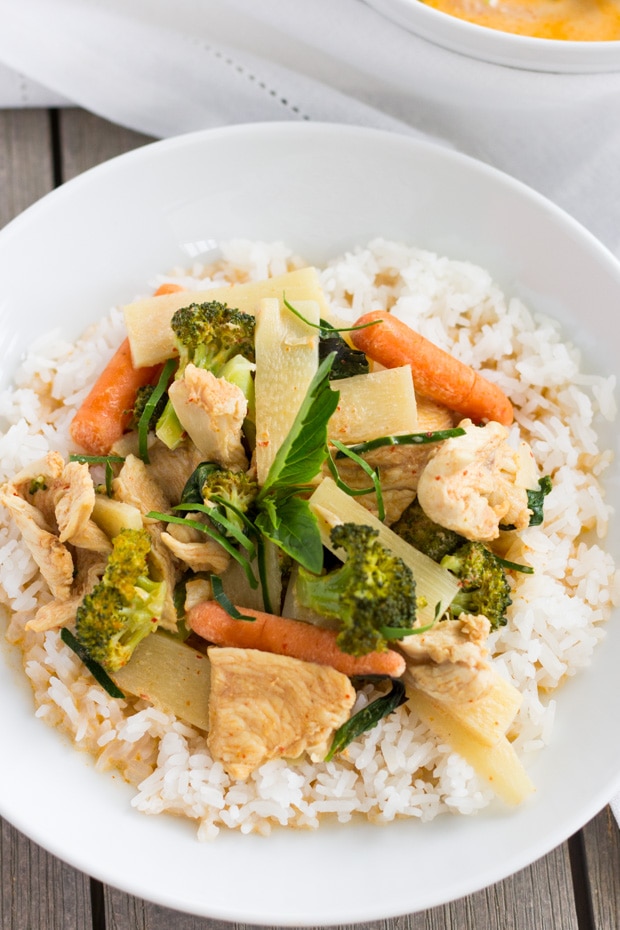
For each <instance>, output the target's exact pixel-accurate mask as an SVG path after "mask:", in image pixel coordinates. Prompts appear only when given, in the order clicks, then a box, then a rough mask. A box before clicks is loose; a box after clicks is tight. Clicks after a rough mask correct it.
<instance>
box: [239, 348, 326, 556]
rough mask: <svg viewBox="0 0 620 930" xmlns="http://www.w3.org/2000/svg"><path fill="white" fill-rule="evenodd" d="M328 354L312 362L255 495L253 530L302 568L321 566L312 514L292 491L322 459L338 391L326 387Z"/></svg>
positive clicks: (306, 482)
mask: <svg viewBox="0 0 620 930" xmlns="http://www.w3.org/2000/svg"><path fill="white" fill-rule="evenodd" d="M332 362H333V356H331V355H330V356H328V357H327V358H326V359H325V360H324V361H323V362H322V363H321V364H320V365H319V367H318V369H317V372H316V374H315V376H314V378H313V379H312V381H311V383H310V386H309V388H308V391H307V393H306V396H305V397H304V399H303V401H302V403H301V406H300V408H299V410H298V412H297V416H296V417H295V419H294V421H293V425H292V426H291V428H290V430H289V432H288V435H287V437H286V439H285V440H284V442H283V443H282V445H281V446H280V448H279V450H278V452H277V453H276V456H275V458H274V460H273V462H272V464H271V468H270V469H269V472H268V474H267V478H266V479H265V483H264V485H263V487H262V488H261V490H260V493H259V495H258V497H257V499H256V507H257V510H258V515H257V517H256V519H255V525H256V527H257V529H258V530H259V531H260V532H261V533H263V534H264V536H266V537H267V539H270V540H271V541H272V542H273V543H274V544H275V545H276V546H278V547H279V548H280V549H281V550H282V551H283V552H285V553H286V555H288V556H290V557H291V558H292V559H294V560H295V561H296V562H299V563H300V564H301V565H303V566H304V567H305V568H307V569H308V571H311V572H316V573H317V574H318V572H320V571H321V568H322V565H323V546H322V543H321V536H320V532H319V527H318V523H317V520H316V518H315V517H314V515H313V514H312V512H311V510H310V507H309V506H308V503H307V501H306V500H304V499H303V498H302V497H299V496H298V495H299V494H300V493H303V492H305V491H308V490H311V484H310V483H311V481H312V480H313V479H314V478H315V477H316V475H317V474H318V473H319V471H320V470H321V466H322V465H323V462H324V461H325V459H326V458H327V455H328V450H327V424H328V422H329V418H330V417H331V415H332V414H333V412H334V410H335V409H336V407H337V406H338V400H339V397H340V393H339V392H338V391H333V390H332V389H331V388H330V386H329V373H330V370H331V366H332Z"/></svg>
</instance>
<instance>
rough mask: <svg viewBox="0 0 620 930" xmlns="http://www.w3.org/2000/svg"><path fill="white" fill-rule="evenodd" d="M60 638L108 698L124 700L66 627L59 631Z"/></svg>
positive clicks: (106, 674)
mask: <svg viewBox="0 0 620 930" xmlns="http://www.w3.org/2000/svg"><path fill="white" fill-rule="evenodd" d="M60 638H61V640H62V641H63V643H64V644H65V646H68V647H69V649H72V650H73V652H75V654H76V656H77V657H78V659H80V660H81V661H82V662H83V663H84V665H85V666H86V668H87V669H88V671H89V672H90V673H91V675H92V676H93V678H94V679H95V681H97V682H98V684H100V685H101V687H102V688H103V689H104V690H105V691H107V693H108V694H109V695H110V697H113V698H124V697H125V695H124V694H123V692H122V691H121V689H120V688H118V687H117V686H116V685H115V684H114V682H113V681H112V679H111V678H110V676H109V675H108V673H107V672H106V670H105V669H104V668H103V667H102V666H101V665H99V663H98V662H95V660H94V659H91V657H90V655H89V654H88V652H87V650H86V649H85V648H84V646H83V645H82V644H81V643H80V642H79V640H78V639H77V638H76V637H75V636H74V635H73V633H72V632H71V630H68V629H67V627H66V626H65V627H63V628H62V630H61V631H60Z"/></svg>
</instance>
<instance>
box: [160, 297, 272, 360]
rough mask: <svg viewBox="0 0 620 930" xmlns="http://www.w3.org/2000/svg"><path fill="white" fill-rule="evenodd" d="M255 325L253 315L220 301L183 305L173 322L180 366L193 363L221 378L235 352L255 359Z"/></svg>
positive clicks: (173, 316) (171, 322) (175, 314)
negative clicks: (223, 369)
mask: <svg viewBox="0 0 620 930" xmlns="http://www.w3.org/2000/svg"><path fill="white" fill-rule="evenodd" d="M255 324H256V320H255V318H254V317H253V316H251V314H249V313H242V312H241V310H235V309H234V308H232V307H228V306H227V305H226V304H222V303H220V302H219V301H217V300H213V301H211V302H210V303H203V304H190V306H189V307H182V308H181V309H180V310H177V311H176V312H175V313H174V314H173V315H172V319H171V321H170V325H171V326H172V331H173V332H174V335H175V337H176V343H177V347H178V349H179V368H180V369H181V370H182V369H183V368H184V367H185V366H186V365H188V364H189V363H190V362H192V363H193V364H194V365H196V366H197V367H198V368H206V369H208V370H209V371H211V372H212V373H213V374H214V375H215V376H216V377H219V376H220V374H221V371H222V368H223V367H224V365H225V364H226V362H228V361H229V360H230V359H231V358H232V357H233V356H234V355H243V356H244V357H245V358H247V359H248V360H249V361H251V362H253V361H254V328H255Z"/></svg>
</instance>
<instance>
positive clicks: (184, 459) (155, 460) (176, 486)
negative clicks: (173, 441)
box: [148, 441, 204, 505]
mask: <svg viewBox="0 0 620 930" xmlns="http://www.w3.org/2000/svg"><path fill="white" fill-rule="evenodd" d="M149 460H150V463H149V466H148V473H149V475H150V476H151V478H153V479H154V480H155V481H156V482H157V484H158V485H159V486H160V487H162V488H165V489H166V494H167V495H168V497H169V498H170V503H171V504H172V505H175V504H178V503H179V501H180V500H181V494H182V493H183V488H184V487H185V485H186V483H187V479H188V478H189V476H190V475H191V474H192V472H193V471H194V469H195V468H196V467H197V466H198V465H199V464H200V463H201V462H202V461H203V460H204V457H203V455H202V453H201V452H200V450H199V449H198V448H197V447H196V446H195V445H194V443H193V442H190V441H184V442H182V443H181V444H180V445H179V446H177V448H176V449H174V451H171V450H170V449H169V448H168V447H167V446H166V445H164V443H163V442H159V441H156V442H155V443H153V446H152V448H151V449H150V450H149Z"/></svg>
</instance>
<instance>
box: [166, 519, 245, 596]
mask: <svg viewBox="0 0 620 930" xmlns="http://www.w3.org/2000/svg"><path fill="white" fill-rule="evenodd" d="M193 509H194V510H195V509H196V508H195V506H194V508H193ZM147 517H149V518H150V519H152V520H161V521H162V523H178V524H179V525H180V526H191V527H192V528H193V529H195V530H198V531H199V532H200V533H204V534H205V536H209V538H210V539H214V540H215V541H216V542H218V543H219V544H220V546H222V548H224V549H225V550H226V552H227V553H228V554H229V555H230V556H232V558H233V559H235V561H237V562H239V564H240V565H241V567H242V569H243V570H244V572H245V575H246V578H247V579H248V583H249V584H250V585H251V587H253V588H256V587H258V580H257V578H256V576H255V574H254V572H253V571H252V566H251V565H250V562H249V560H248V558H247V557H246V556H244V555H243V553H241V552H239V550H238V549H237V548H236V547H235V546H234V545H233V544H232V543H231V542H230V540H229V539H227V537H226V536H225V535H224V533H220V531H219V530H217V529H214V528H213V527H211V526H209V525H208V524H206V523H202V522H201V521H200V520H190V519H189V518H188V517H177V516H176V515H175V514H171V513H160V512H159V511H158V510H151V511H149V513H147Z"/></svg>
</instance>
